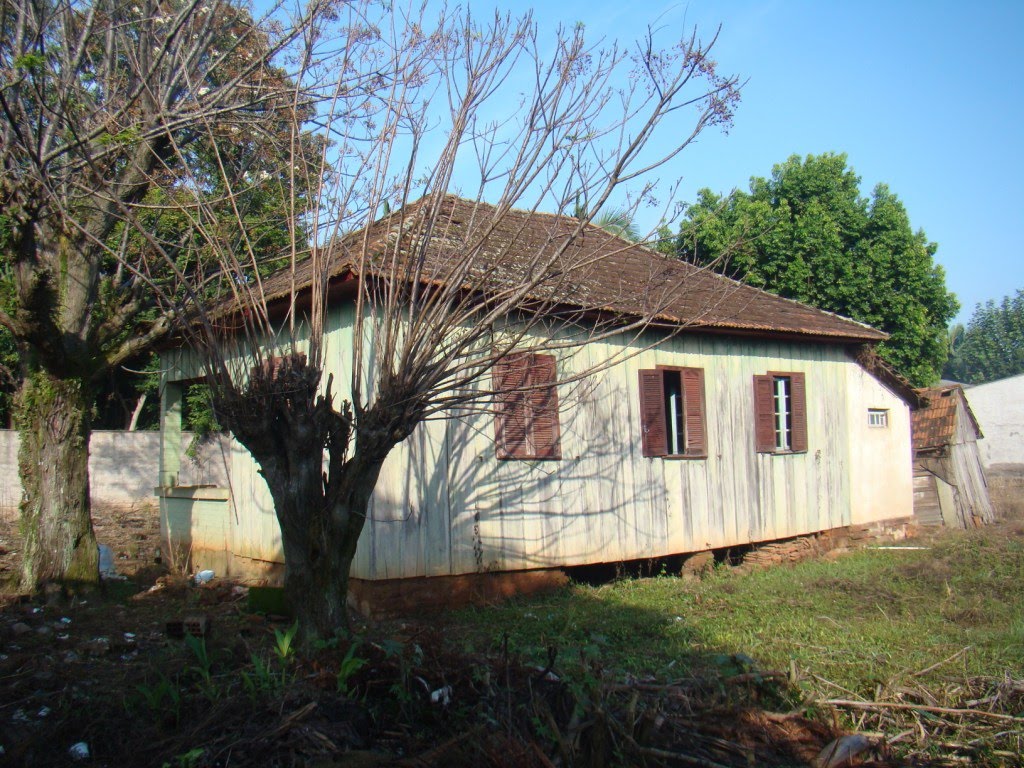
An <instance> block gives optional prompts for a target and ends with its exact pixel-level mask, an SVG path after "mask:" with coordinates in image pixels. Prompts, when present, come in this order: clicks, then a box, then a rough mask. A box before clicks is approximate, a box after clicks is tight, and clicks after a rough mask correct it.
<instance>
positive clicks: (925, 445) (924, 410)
mask: <svg viewBox="0 0 1024 768" xmlns="http://www.w3.org/2000/svg"><path fill="white" fill-rule="evenodd" d="M917 392H918V394H919V395H920V396H921V399H922V400H923V401H924V403H925V404H924V406H923V407H921V408H918V409H917V410H916V411H914V412H913V415H912V417H911V418H912V422H911V430H912V432H913V436H914V450H915V451H928V450H934V449H936V448H942V447H944V446H947V445H949V444H950V443H951V442H953V438H954V437H955V436H956V415H957V406H958V404H963V412H964V413H966V414H967V418H968V419H970V422H971V426H972V427H974V433H975V435H976V436H977V437H979V438H980V437H983V435H982V433H981V428H980V427H979V426H978V422H977V420H976V419H975V418H974V414H973V413H972V412H971V408H970V406H969V405H968V404H967V400H966V398H964V391H963V388H962V387H961V386H960V385H959V384H953V385H947V386H940V387H931V388H928V389H919V390H917Z"/></svg>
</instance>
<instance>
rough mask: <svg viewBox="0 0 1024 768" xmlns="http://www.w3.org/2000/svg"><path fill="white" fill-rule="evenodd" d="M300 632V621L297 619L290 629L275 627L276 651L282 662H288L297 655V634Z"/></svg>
mask: <svg viewBox="0 0 1024 768" xmlns="http://www.w3.org/2000/svg"><path fill="white" fill-rule="evenodd" d="M298 632H299V622H298V621H296V622H295V623H294V624H292V625H291V626H290V627H289V628H288V629H286V630H285V631H284V632H282V631H281V630H280V629H276V628H275V629H274V653H276V654H277V658H278V659H279V660H280V661H281V663H282V664H285V663H287V662H288V661H290V660H291V658H292V657H293V656H294V655H295V635H297V634H298Z"/></svg>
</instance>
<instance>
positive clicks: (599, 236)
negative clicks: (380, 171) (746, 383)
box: [263, 195, 886, 343]
mask: <svg viewBox="0 0 1024 768" xmlns="http://www.w3.org/2000/svg"><path fill="white" fill-rule="evenodd" d="M428 204H429V199H427V198H424V199H421V200H419V201H417V202H415V203H412V204H410V205H408V206H406V207H405V208H403V209H401V210H398V211H395V212H394V213H392V214H390V215H389V216H386V217H384V218H382V219H380V220H379V221H377V222H376V223H374V224H373V225H372V226H371V227H370V229H369V231H360V232H357V233H355V234H353V235H350V236H348V237H346V238H344V239H342V240H341V241H339V242H338V243H336V244H334V245H333V246H331V249H330V252H329V253H330V259H331V264H330V266H329V275H330V276H331V277H338V276H341V275H344V274H346V273H347V274H354V275H355V276H362V277H371V276H372V277H388V276H389V275H393V274H394V270H395V267H394V266H393V265H394V263H396V262H395V254H396V253H399V254H401V257H400V259H399V261H400V263H401V264H403V265H404V268H408V267H409V265H410V264H415V265H416V269H417V272H416V279H417V280H420V281H422V282H425V283H433V284H450V283H451V282H452V281H453V280H458V281H459V282H460V283H463V284H465V285H466V286H467V287H470V286H471V287H472V288H474V289H481V290H483V291H484V292H487V291H499V290H503V289H508V288H509V286H515V285H516V284H517V283H522V281H524V280H527V279H529V278H530V276H531V275H532V274H533V273H532V272H531V269H535V268H536V267H537V265H538V263H539V262H542V261H544V260H545V259H544V258H543V257H545V256H549V255H552V254H554V253H556V252H557V250H558V249H559V248H560V247H562V246H564V245H565V244H566V242H567V241H568V240H569V239H570V237H571V234H572V232H573V230H574V228H575V227H576V226H577V225H578V221H577V220H576V219H572V218H568V217H564V216H557V215H553V214H545V213H538V212H528V211H519V210H514V209H513V210H510V211H507V212H505V213H504V214H500V215H499V213H498V210H497V209H496V208H495V207H494V206H491V205H489V204H487V203H480V202H474V201H468V200H463V199H461V198H458V197H455V196H452V195H448V196H445V197H444V198H442V199H441V200H440V202H439V212H438V214H437V215H436V216H435V217H433V219H432V228H431V229H430V231H429V237H428V236H427V234H426V230H425V228H424V226H423V222H424V221H431V218H430V217H429V216H428V215H425V213H424V212H425V210H426V208H427V205H428ZM396 245H400V249H398V248H396V247H395V246H396ZM364 247H365V248H366V249H367V250H366V252H368V253H370V254H373V257H372V258H371V259H370V260H369V266H368V267H363V268H362V272H363V273H364V274H363V275H358V274H357V273H358V272H359V271H360V270H359V268H358V267H357V265H358V264H359V258H358V256H359V254H360V253H362V252H363V248H364ZM467 251H471V252H472V253H474V254H475V255H474V258H473V260H472V263H473V270H472V272H471V273H470V274H469V275H460V274H458V273H457V269H458V268H459V265H460V264H463V263H464V260H463V259H461V258H460V256H461V255H462V254H464V253H466V252H467ZM538 254H540V255H541V258H538ZM549 267H550V265H549ZM366 273H370V274H366ZM310 275H311V268H310V262H309V261H306V262H304V263H303V264H300V265H299V269H298V273H297V274H296V276H295V282H296V285H297V286H299V287H302V286H304V285H308V284H309V283H310ZM291 284H292V278H291V275H290V273H289V272H288V271H284V272H279V273H277V274H275V275H271V276H270V277H268V278H267V279H266V281H265V282H264V285H263V292H264V296H265V297H266V299H268V300H272V299H275V298H282V297H285V296H287V295H288V294H289V291H290V287H291ZM548 286H554V287H551V288H548ZM539 288H540V290H548V291H549V293H548V295H538V296H534V297H533V298H535V299H537V300H541V301H555V300H557V301H558V302H559V303H560V304H562V305H570V306H576V307H583V308H587V309H594V310H602V311H610V312H618V313H624V314H628V315H633V316H636V315H641V316H646V315H648V314H654V315H656V316H657V317H658V318H659V319H660V320H661V321H664V322H666V323H669V324H675V325H678V324H685V325H688V326H691V327H694V328H702V329H716V330H723V331H734V332H741V333H773V334H779V333H784V334H794V335H797V336H802V337H807V338H809V339H810V338H817V339H833V340H842V341H848V342H861V343H863V342H875V341H880V340H882V339H885V338H886V334H884V333H883V332H881V331H878V330H876V329H874V328H871V327H870V326H867V325H864V324H862V323H858V322H855V321H853V320H850V319H847V318H845V317H841V316H839V315H835V314H832V313H830V312H824V311H822V310H819V309H815V308H813V307H809V306H806V305H804V304H800V303H799V302H796V301H791V300H789V299H783V298H780V297H778V296H775V295H773V294H770V293H767V292H765V291H762V290H759V289H757V288H753V287H750V286H747V285H744V284H742V283H739V282H737V281H735V280H731V279H729V278H726V277H723V276H721V275H718V274H716V273H714V272H711V271H709V270H707V269H701V268H698V267H695V266H693V265H691V264H687V263H685V262H681V261H679V260H678V259H674V258H671V257H669V256H665V255H663V254H660V253H657V252H655V251H653V250H651V249H649V248H646V247H643V246H640V245H635V244H631V243H628V242H626V241H624V240H622V239H620V238H618V237H615V236H614V235H611V234H609V233H608V232H606V231H604V230H603V229H600V228H599V227H597V226H593V225H588V226H586V227H585V228H584V230H583V232H582V234H581V235H580V236H578V237H577V238H576V239H575V240H574V241H573V242H571V243H569V245H568V246H567V247H566V248H565V250H564V252H563V253H562V254H561V256H560V257H559V259H558V260H557V263H556V265H555V266H554V268H553V269H552V274H551V279H550V280H547V279H545V281H544V283H543V284H542V285H541V286H540V287H539Z"/></svg>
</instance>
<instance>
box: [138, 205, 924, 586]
mask: <svg viewBox="0 0 1024 768" xmlns="http://www.w3.org/2000/svg"><path fill="white" fill-rule="evenodd" d="M445 204H446V206H447V208H446V215H447V216H449V217H450V220H451V222H452V226H451V227H446V228H445V238H446V243H447V244H448V245H449V246H450V245H451V244H452V242H453V241H457V240H458V238H459V234H458V228H457V227H456V226H455V225H456V224H457V223H458V222H459V221H462V220H465V219H467V218H469V217H470V216H471V215H472V211H466V210H464V209H465V208H467V207H473V210H474V211H477V212H479V209H480V207H481V204H478V203H468V202H466V201H462V200H458V199H456V198H448V199H447V200H446V203H445ZM375 226H376V225H375ZM501 227H502V228H504V229H502V231H501V232H498V233H497V234H498V235H501V236H502V237H503V238H504V242H505V244H506V246H507V245H508V244H509V243H511V244H513V245H514V246H516V247H521V248H523V249H532V250H535V249H538V248H545V247H550V243H551V242H552V241H553V240H555V239H557V237H556V235H558V233H561V232H564V231H568V229H569V226H568V222H567V220H565V219H563V218H560V217H558V216H553V215H548V214H536V213H534V214H530V213H526V212H517V211H513V212H512V213H511V214H508V216H506V217H505V219H504V220H503V221H502V223H501ZM388 236H398V235H395V234H394V233H393V232H385V233H383V234H382V235H381V237H388ZM456 245H457V243H456ZM573 247H574V248H577V249H579V250H580V251H581V252H582V253H584V255H589V254H598V253H599V252H601V251H602V249H611V250H612V251H613V253H614V255H613V257H611V258H609V259H603V260H601V259H594V260H593V261H594V263H600V264H601V270H602V271H601V272H600V273H599V274H594V275H589V276H588V279H587V280H586V281H582V280H581V281H580V287H579V289H578V290H580V291H584V292H587V294H588V302H589V303H590V304H592V305H593V304H599V305H601V306H605V307H607V308H608V309H609V310H611V311H619V312H623V313H629V312H631V311H634V303H635V302H637V301H639V300H640V299H639V297H642V296H644V295H646V294H647V293H649V292H650V290H651V288H650V286H651V284H652V281H655V282H657V283H658V284H660V285H664V284H673V281H679V284H680V285H685V287H686V289H685V290H684V291H681V292H679V295H678V297H677V298H676V299H675V301H674V303H673V304H672V305H671V306H669V307H667V308H666V310H665V311H664V312H662V313H661V315H660V316H659V322H660V327H658V328H653V327H652V328H650V329H648V330H647V331H645V332H644V333H643V334H642V335H640V336H639V337H638V338H630V339H624V338H619V337H612V338H603V339H601V340H597V341H593V342H592V343H589V344H587V345H586V346H585V347H583V348H582V349H579V350H577V351H576V352H575V354H573V355H571V356H567V357H566V358H565V359H561V358H559V359H555V357H553V356H547V355H536V356H533V357H531V358H529V359H527V357H529V356H516V355H510V356H509V358H508V359H507V360H505V361H504V362H503V363H502V364H500V365H498V366H496V368H495V370H494V372H493V382H494V385H495V388H496V389H498V390H501V388H502V386H503V382H505V381H509V380H513V379H515V377H517V376H520V377H521V376H524V375H527V376H531V377H533V378H532V379H531V381H532V382H534V384H535V385H539V386H543V385H545V384H546V385H547V389H546V392H547V396H546V397H544V398H541V399H540V401H539V402H532V403H523V402H522V399H521V398H520V399H519V400H518V401H516V399H515V398H513V399H512V401H510V402H508V403H505V404H504V405H502V404H501V402H500V398H499V409H498V413H497V414H487V413H481V412H479V410H476V411H466V412H464V413H463V412H454V413H452V414H451V418H449V419H447V420H443V421H430V422H426V423H423V424H421V425H420V426H419V427H417V429H416V430H415V432H414V434H413V435H412V436H411V437H409V438H408V439H407V440H406V441H405V442H403V443H402V444H400V445H399V446H398V447H397V448H396V449H395V450H394V451H393V452H392V454H391V455H390V456H389V458H388V460H387V463H386V464H385V466H384V469H383V471H382V473H381V476H380V479H379V482H378V484H377V488H376V492H375V495H374V497H373V500H372V504H371V510H370V514H369V519H368V520H367V524H366V526H365V528H364V530H363V534H362V538H361V539H360V542H359V547H358V552H357V555H356V559H355V562H354V564H353V579H354V581H353V591H354V592H357V593H358V592H359V590H360V589H361V588H362V589H365V590H370V589H371V587H373V586H374V585H381V584H391V585H394V584H397V583H400V582H403V581H408V580H414V579H420V578H422V577H437V578H436V579H427V581H430V582H432V584H434V585H435V587H436V588H437V589H439V590H441V591H442V592H446V593H449V594H450V593H451V591H452V590H454V589H456V586H455V585H457V584H458V583H461V581H459V579H462V578H464V577H469V576H472V575H474V574H491V575H492V576H493V575H495V574H505V575H507V576H508V580H507V583H516V584H521V583H522V580H523V579H525V578H526V577H525V576H524V575H523V574H530V573H537V572H543V571H545V570H546V569H558V568H561V567H563V566H574V565H582V564H594V563H613V562H619V561H628V560H634V559H640V558H653V557H659V556H667V555H672V554H678V553H689V552H698V551H706V550H713V549H719V548H727V547H732V546H737V545H745V544H750V543H754V542H766V541H772V540H777V539H782V538H786V537H794V536H799V535H803V534H811V533H815V532H819V531H826V530H830V529H838V528H843V527H846V526H851V525H866V524H873V523H879V522H882V521H890V520H897V519H899V520H906V519H908V518H910V517H911V515H912V511H913V510H912V502H913V489H912V470H911V440H910V407H909V404H910V403H911V402H915V400H916V396H915V395H914V393H913V391H912V390H910V389H909V387H906V386H905V384H904V383H902V382H901V380H899V379H898V378H897V377H895V376H892V375H891V374H889V373H888V372H887V370H886V369H885V368H884V366H881V365H880V364H878V363H877V358H875V357H874V356H873V355H872V354H871V348H872V345H873V344H875V343H876V342H878V341H880V340H882V339H884V338H885V335H884V334H883V333H881V332H879V331H877V330H875V329H873V328H870V327H868V326H865V325H863V324H860V323H857V322H854V321H852V320H848V319H846V318H843V317H839V316H837V315H834V314H831V313H828V312H823V311H819V310H817V309H813V308H811V307H808V306H805V305H802V304H799V303H797V302H794V301H790V300H787V299H782V298H779V297H777V296H774V295H772V294H769V293H766V292H764V291H760V290H757V289H755V288H751V287H749V286H745V285H742V284H739V283H737V282H735V281H732V280H729V279H727V278H725V277H721V276H719V275H717V274H714V273H711V272H708V271H704V270H699V269H697V268H695V267H693V266H690V265H688V264H686V263H683V262H680V261H678V260H676V259H672V258H669V257H666V256H664V255H662V254H659V253H656V252H654V251H651V250H649V249H646V248H644V247H641V246H638V245H631V244H628V243H626V242H624V241H622V240H619V239H618V238H615V237H614V236H612V235H610V234H608V233H606V232H604V231H603V230H601V229H598V228H597V227H588V228H587V229H586V230H585V232H584V234H583V236H582V237H580V238H579V242H578V243H574V245H573ZM430 258H433V257H432V256H431V255H430V253H428V255H427V259H428V260H429V259H430ZM333 274H334V275H335V276H336V278H337V279H338V280H339V281H341V280H343V279H344V280H346V281H348V282H349V283H351V282H352V281H353V280H358V279H360V278H361V277H362V276H361V275H358V274H355V275H354V274H353V273H352V266H351V264H346V263H340V264H339V265H338V266H337V267H336V268H335V269H334V271H333ZM278 283H280V285H278ZM264 289H265V290H266V291H267V292H268V295H276V294H274V293H273V292H274V291H275V290H287V282H286V281H285V280H284V279H283V278H282V279H281V280H278V281H276V282H275V280H274V278H271V279H270V280H268V281H267V282H266V285H265V286H264ZM336 295H337V297H338V298H337V300H336V301H334V303H333V304H332V306H331V309H330V317H329V321H328V323H327V328H328V329H329V331H328V333H327V339H326V349H327V354H326V372H325V373H327V374H333V375H334V381H335V387H338V385H339V383H341V384H344V382H346V381H348V380H349V377H350V375H351V368H350V367H349V366H350V362H349V356H347V355H346V350H351V349H352V348H353V345H355V344H356V343H357V340H356V338H355V336H354V330H353V319H354V308H353V302H352V300H351V298H346V297H345V294H344V293H343V292H341V291H339V292H337V294H336ZM673 326H675V327H676V328H681V330H678V332H675V331H674V330H673ZM362 343H364V344H372V340H370V341H364V342H362ZM624 347H627V348H626V349H625V350H624ZM624 351H626V352H628V353H629V354H626V355H624V354H623V352H624ZM370 357H371V356H370V355H369V354H368V355H367V359H369V358H370ZM612 359H615V360H621V362H618V363H617V364H615V365H612V366H610V367H608V368H607V369H606V370H603V371H601V372H599V373H596V374H594V375H593V376H591V377H590V378H588V379H587V381H586V386H579V385H571V386H570V385H568V384H563V383H562V382H569V381H570V380H572V379H573V378H574V374H575V373H576V372H578V371H582V370H590V369H591V368H593V367H594V366H596V365H598V364H600V363H602V361H606V360H612ZM161 370H162V371H163V374H162V413H163V416H162V425H163V427H162V428H163V435H164V444H163V450H162V455H161V483H160V488H159V489H158V491H157V492H158V495H159V496H160V498H161V510H162V520H163V525H164V533H165V536H166V537H167V542H169V543H170V544H171V545H172V546H174V547H178V548H180V549H183V550H188V551H189V552H191V555H192V558H193V561H194V562H195V563H198V564H205V565H208V566H210V567H213V568H214V569H215V570H217V571H218V572H227V573H231V574H237V575H241V576H246V575H254V576H257V577H266V578H273V577H274V575H275V574H276V573H278V572H279V569H280V563H281V561H282V554H281V540H280V532H279V528H278V523H277V520H276V518H275V515H274V510H273V506H272V504H271V499H270V495H269V493H268V490H267V487H266V485H265V483H264V481H263V479H262V478H261V477H260V475H259V474H258V473H257V467H256V466H255V465H254V463H253V461H252V459H251V458H250V456H249V454H248V453H247V452H246V451H245V450H244V449H243V448H242V447H241V446H239V445H237V444H232V447H231V451H230V456H229V459H228V467H227V474H228V477H229V482H228V484H227V486H226V487H202V488H195V487H193V488H183V487H179V486H178V485H177V483H176V474H177V467H178V456H179V454H180V450H181V446H180V444H179V443H180V441H179V438H178V434H179V432H180V409H181V392H182V383H183V382H184V381H187V380H190V379H194V378H196V377H197V376H199V375H200V374H201V371H202V361H201V360H200V359H199V358H198V357H197V356H196V354H195V353H193V352H191V351H190V350H189V349H187V348H178V349H169V350H166V351H165V352H164V354H163V359H162V362H161ZM324 378H325V379H326V375H325V377H324ZM345 394H346V393H345V391H344V390H343V391H342V392H341V394H340V396H341V397H344V396H345ZM517 403H518V404H517ZM526 408H534V411H531V413H530V414H525V411H523V410H522V409H526ZM527 416H528V418H527ZM523 423H527V424H530V425H532V426H530V427H523V426H522V424H523ZM517 579H519V581H517ZM492 581H495V579H492ZM442 584H443V585H445V586H441V585H442Z"/></svg>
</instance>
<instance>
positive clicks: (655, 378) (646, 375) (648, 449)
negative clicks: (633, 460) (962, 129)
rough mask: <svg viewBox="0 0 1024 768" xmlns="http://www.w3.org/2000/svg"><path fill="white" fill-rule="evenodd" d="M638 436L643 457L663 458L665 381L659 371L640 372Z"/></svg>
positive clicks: (664, 447) (665, 443)
mask: <svg viewBox="0 0 1024 768" xmlns="http://www.w3.org/2000/svg"><path fill="white" fill-rule="evenodd" d="M640 434H641V446H642V449H643V454H644V456H664V455H665V454H666V453H668V436H667V435H666V434H665V380H664V377H663V375H662V372H661V371H657V370H641V371H640Z"/></svg>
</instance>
